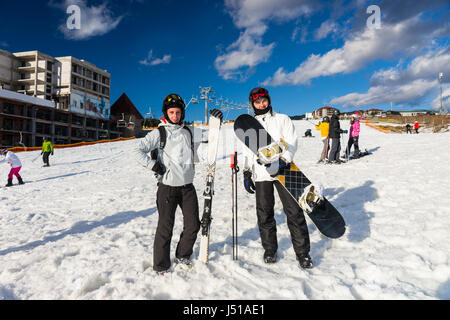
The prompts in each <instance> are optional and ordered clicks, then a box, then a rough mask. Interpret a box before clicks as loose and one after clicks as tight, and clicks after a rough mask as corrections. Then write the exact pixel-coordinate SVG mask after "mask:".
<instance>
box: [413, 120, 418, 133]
mask: <svg viewBox="0 0 450 320" xmlns="http://www.w3.org/2000/svg"><path fill="white" fill-rule="evenodd" d="M414 130H416V133H419V122H418V121H416V122H415V123H414Z"/></svg>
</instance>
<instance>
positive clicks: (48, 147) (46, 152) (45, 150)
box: [41, 138, 53, 167]
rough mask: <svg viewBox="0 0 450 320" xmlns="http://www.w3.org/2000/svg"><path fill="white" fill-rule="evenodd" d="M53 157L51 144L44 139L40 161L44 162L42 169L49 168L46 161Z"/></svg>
mask: <svg viewBox="0 0 450 320" xmlns="http://www.w3.org/2000/svg"><path fill="white" fill-rule="evenodd" d="M50 154H51V155H53V144H52V143H51V141H49V140H48V139H47V138H44V142H42V152H41V155H43V156H42V160H43V161H44V167H50V163H49V161H48V158H49V156H50Z"/></svg>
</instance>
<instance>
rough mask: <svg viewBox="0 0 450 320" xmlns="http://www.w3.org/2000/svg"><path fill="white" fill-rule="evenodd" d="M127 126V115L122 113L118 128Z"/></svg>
mask: <svg viewBox="0 0 450 320" xmlns="http://www.w3.org/2000/svg"><path fill="white" fill-rule="evenodd" d="M126 126H127V124H126V122H125V116H124V114H123V113H122V119H119V120H117V128H124V127H126Z"/></svg>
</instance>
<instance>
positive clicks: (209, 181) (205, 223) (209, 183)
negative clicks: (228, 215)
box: [198, 115, 239, 263]
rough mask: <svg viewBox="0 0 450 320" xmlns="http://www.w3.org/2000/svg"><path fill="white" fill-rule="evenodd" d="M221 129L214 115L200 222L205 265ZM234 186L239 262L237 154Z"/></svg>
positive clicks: (234, 214) (234, 222)
mask: <svg viewBox="0 0 450 320" xmlns="http://www.w3.org/2000/svg"><path fill="white" fill-rule="evenodd" d="M220 127H221V119H220V118H218V117H215V116H213V115H211V116H210V118H209V131H208V159H207V165H206V186H205V191H204V192H203V197H204V206H203V216H202V219H201V221H200V227H201V236H200V252H199V256H198V259H199V260H200V261H202V262H204V263H208V257H209V239H210V233H211V221H212V217H211V210H212V198H213V195H214V177H215V171H216V157H217V149H218V146H219V133H220ZM231 169H232V186H233V192H232V196H233V200H232V202H233V209H232V212H233V217H232V229H233V260H237V185H236V181H237V172H238V171H239V168H238V166H237V153H235V154H234V155H232V163H231Z"/></svg>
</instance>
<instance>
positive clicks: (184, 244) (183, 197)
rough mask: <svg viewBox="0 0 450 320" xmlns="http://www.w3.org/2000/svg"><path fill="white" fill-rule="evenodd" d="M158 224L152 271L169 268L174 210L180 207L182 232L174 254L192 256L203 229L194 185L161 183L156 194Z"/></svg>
mask: <svg viewBox="0 0 450 320" xmlns="http://www.w3.org/2000/svg"><path fill="white" fill-rule="evenodd" d="M156 205H157V207H158V214H159V219H158V227H157V228H156V235H155V241H154V244H153V270H155V271H165V270H167V269H169V268H170V242H171V241H172V233H173V227H174V224H175V212H176V210H177V206H180V208H181V211H182V213H183V232H182V233H181V235H180V240H179V242H178V245H177V248H176V252H175V256H176V257H177V258H189V257H190V256H191V255H192V251H193V247H194V244H195V240H196V239H197V233H198V231H199V230H200V219H199V211H198V200H197V193H196V191H195V188H194V185H193V184H192V183H191V184H187V185H184V186H180V187H172V186H168V185H164V184H162V183H159V185H158V191H157V194H156Z"/></svg>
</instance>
